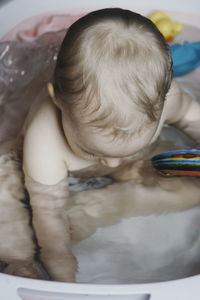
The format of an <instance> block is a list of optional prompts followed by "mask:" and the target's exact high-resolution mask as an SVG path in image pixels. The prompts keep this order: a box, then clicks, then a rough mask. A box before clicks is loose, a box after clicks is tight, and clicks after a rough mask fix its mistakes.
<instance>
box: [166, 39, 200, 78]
mask: <svg viewBox="0 0 200 300" xmlns="http://www.w3.org/2000/svg"><path fill="white" fill-rule="evenodd" d="M170 52H171V56H172V60H173V71H174V76H175V77H178V76H182V75H184V74H187V73H189V72H191V71H193V70H194V69H196V68H197V67H198V66H200V42H195V43H189V42H184V44H183V45H181V44H174V45H172V46H170Z"/></svg>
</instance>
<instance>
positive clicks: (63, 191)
mask: <svg viewBox="0 0 200 300" xmlns="http://www.w3.org/2000/svg"><path fill="white" fill-rule="evenodd" d="M199 116H200V105H199V104H198V102H196V101H195V100H194V99H192V98H191V97H190V96H189V95H188V94H186V93H183V92H181V90H180V89H179V86H178V85H177V83H176V82H175V81H172V61H171V57H170V52H169V49H168V46H167V44H166V42H165V40H164V38H163V36H162V35H161V34H160V32H159V31H158V30H157V28H156V27H155V26H154V24H153V23H152V22H151V21H150V20H149V19H147V18H145V17H143V16H141V15H139V14H136V13H133V12H131V11H128V10H122V9H118V8H111V9H103V10H99V11H95V12H92V13H89V14H88V15H86V16H84V17H82V18H81V19H79V20H78V21H77V22H75V23H74V24H73V25H72V26H71V27H70V28H69V30H68V31H67V34H66V36H65V38H64V41H63V43H62V46H61V49H60V52H59V55H58V60H57V64H56V68H55V72H54V78H53V81H52V83H49V84H48V94H47V91H46V90H44V91H43V93H42V94H41V96H40V97H39V98H38V100H37V101H36V102H35V103H34V105H33V107H32V109H31V110H30V113H29V116H28V118H27V120H26V122H25V125H24V128H23V138H24V146H23V170H24V174H25V186H26V188H27V190H28V192H29V195H30V205H31V208H32V224H33V228H34V231H35V235H36V237H37V242H38V245H39V247H40V260H41V262H42V263H43V265H44V267H45V269H46V270H47V272H48V274H49V275H50V277H51V278H53V279H54V280H58V281H74V280H75V272H76V259H75V258H74V256H73V254H72V251H71V246H70V222H69V218H68V217H67V214H64V211H66V210H67V209H68V207H69V206H70V205H71V203H72V198H71V196H70V194H69V191H68V179H67V178H68V175H69V173H73V174H75V175H77V176H79V177H81V176H83V177H92V176H103V175H109V176H111V177H113V178H115V179H117V180H118V181H120V180H122V181H123V180H131V179H134V178H136V177H137V176H139V175H138V173H137V172H138V170H137V167H136V165H137V163H135V161H138V160H140V159H144V156H146V154H147V153H150V150H151V149H153V147H154V144H155V143H154V142H155V141H156V140H157V138H158V136H159V134H160V131H161V129H162V127H163V124H164V123H168V124H173V125H174V126H176V127H178V128H180V129H182V130H183V131H184V132H185V133H186V134H187V135H189V136H190V137H191V138H193V139H194V140H195V141H196V142H197V143H199V142H200V133H199V126H200V117H199ZM136 175H137V176H136ZM148 175H149V174H148ZM149 176H151V175H149ZM144 178H145V176H144ZM140 182H142V179H141V181H140ZM117 192H118V191H117ZM99 193H104V189H102V190H100V191H99ZM88 195H89V194H88ZM108 195H109V194H108ZM115 196H116V197H117V194H115ZM85 197H86V198H85V201H87V200H88V199H87V193H86V194H85ZM131 197H133V196H132V195H131ZM142 197H146V195H145V196H144V195H143V196H142V194H141V198H142ZM168 198H169V196H168ZM152 199H153V200H152V202H151V204H152V207H154V209H155V212H157V211H156V208H155V207H156V205H155V203H156V200H155V198H152ZM139 201H140V199H139ZM139 201H138V202H139ZM141 201H143V200H142V199H141ZM195 201H196V200H195ZM196 202H197V201H196ZM196 202H195V203H193V204H191V205H194V204H196ZM175 205H177V203H176V204H175ZM177 207H178V205H177ZM177 207H176V208H175V209H177ZM153 211H154V210H153ZM148 213H152V209H150V208H149V211H148V209H147V210H146V211H145V212H144V214H148ZM79 222H80V227H81V222H82V219H79ZM25 235H26V234H25ZM29 244H31V247H30V248H31V249H30V251H29V253H28V254H27V259H28V257H29V258H31V257H33V256H34V244H33V242H32V241H31V240H29ZM25 247H26V244H24V248H25Z"/></svg>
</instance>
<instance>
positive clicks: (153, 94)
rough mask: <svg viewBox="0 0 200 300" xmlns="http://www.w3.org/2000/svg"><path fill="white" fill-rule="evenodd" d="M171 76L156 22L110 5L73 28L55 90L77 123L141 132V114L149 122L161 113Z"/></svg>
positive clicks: (61, 56)
mask: <svg viewBox="0 0 200 300" xmlns="http://www.w3.org/2000/svg"><path fill="white" fill-rule="evenodd" d="M171 80H172V62H171V56H170V52H169V48H168V46H167V44H166V42H165V40H164V38H163V36H162V35H161V33H160V32H159V31H158V30H157V28H156V27H155V25H154V24H153V23H152V22H151V21H150V20H149V19H147V18H145V17H143V16H141V15H139V14H136V13H134V12H131V11H128V10H123V9H119V8H109V9H103V10H98V11H94V12H92V13H89V14H88V15H86V16H84V17H82V18H81V19H79V20H78V21H77V22H75V23H74V24H72V26H71V27H70V28H69V30H68V32H67V34H66V36H65V38H64V40H63V43H62V46H61V49H60V52H59V55H58V60H57V64H56V68H55V73H54V90H55V97H56V99H57V100H58V101H59V103H60V105H61V107H62V108H63V109H65V110H67V111H68V112H69V113H70V116H72V117H73V118H74V120H76V122H78V123H79V124H85V123H87V124H89V125H90V126H92V127H96V128H100V129H105V128H111V129H112V131H113V132H114V133H115V134H120V132H121V133H125V132H126V133H127V132H129V133H130V132H132V131H134V130H138V131H140V129H141V128H136V127H135V126H136V125H134V126H133V125H132V124H133V120H135V124H136V123H137V117H138V118H140V117H141V114H145V116H146V117H147V119H148V120H149V122H153V121H155V120H157V119H158V118H159V117H160V114H161V111H162V107H163V104H164V100H165V96H166V93H167V91H168V89H169V87H170V84H171ZM138 111H139V112H140V113H141V114H140V113H139V112H138ZM140 123H141V122H140ZM141 126H142V125H141Z"/></svg>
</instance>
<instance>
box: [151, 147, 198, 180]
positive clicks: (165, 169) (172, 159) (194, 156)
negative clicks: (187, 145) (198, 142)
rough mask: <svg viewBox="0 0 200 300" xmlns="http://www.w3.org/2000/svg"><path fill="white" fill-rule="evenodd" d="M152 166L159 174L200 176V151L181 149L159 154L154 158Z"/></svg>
mask: <svg viewBox="0 0 200 300" xmlns="http://www.w3.org/2000/svg"><path fill="white" fill-rule="evenodd" d="M152 164H153V166H154V168H155V169H156V170H158V171H159V173H161V174H164V175H168V176H170V175H171V176H173V175H187V176H200V149H181V150H174V151H168V152H163V153H159V154H157V155H155V156H153V157H152Z"/></svg>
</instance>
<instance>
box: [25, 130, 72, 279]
mask: <svg viewBox="0 0 200 300" xmlns="http://www.w3.org/2000/svg"><path fill="white" fill-rule="evenodd" d="M33 131H34V127H33V128H31V129H29V130H28V131H27V132H26V136H25V140H24V153H23V154H24V158H23V167H24V173H25V184H26V188H27V190H28V192H29V195H30V204H31V207H32V217H33V227H34V230H35V233H36V237H37V241H38V244H39V246H40V249H41V250H40V259H41V261H42V263H43V264H44V266H45V268H46V270H47V272H48V273H49V275H50V276H51V277H52V278H53V279H54V280H57V281H67V282H69V281H74V278H75V271H76V260H75V258H74V256H73V255H72V252H71V245H70V232H69V225H68V221H67V219H66V217H64V214H63V212H64V210H66V206H67V205H68V199H69V191H68V179H67V168H66V165H65V163H64V161H63V160H62V155H61V153H60V152H59V150H58V149H59V147H56V143H57V142H58V140H55V139H52V137H51V138H50V139H49V138H48V134H45V133H44V132H43V133H42V132H41V131H42V130H41V131H38V133H37V134H35V133H34V132H33ZM41 133H42V134H41ZM41 136H43V139H41Z"/></svg>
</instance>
